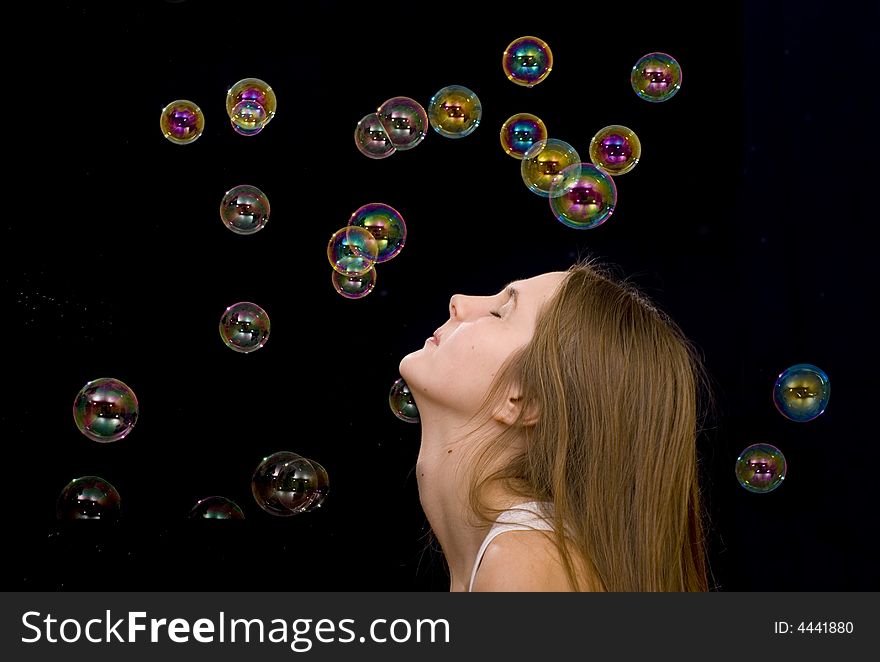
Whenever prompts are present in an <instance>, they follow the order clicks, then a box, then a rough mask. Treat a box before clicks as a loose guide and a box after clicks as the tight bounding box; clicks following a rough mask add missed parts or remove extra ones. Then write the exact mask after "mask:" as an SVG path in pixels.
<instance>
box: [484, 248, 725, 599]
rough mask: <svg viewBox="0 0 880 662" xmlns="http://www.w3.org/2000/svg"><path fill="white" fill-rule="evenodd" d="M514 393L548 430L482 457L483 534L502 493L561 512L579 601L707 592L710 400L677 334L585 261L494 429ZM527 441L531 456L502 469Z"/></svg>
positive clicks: (493, 443)
mask: <svg viewBox="0 0 880 662" xmlns="http://www.w3.org/2000/svg"><path fill="white" fill-rule="evenodd" d="M512 385H516V387H517V388H518V389H519V392H520V398H521V405H522V406H521V408H520V411H521V417H522V412H527V411H529V409H530V408H531V409H532V411H537V412H538V418H537V422H536V423H535V424H534V425H530V426H523V425H520V424H519V421H518V424H516V425H513V426H510V427H509V428H507V429H505V431H504V432H502V433H501V434H500V435H497V436H495V437H494V438H493V439H490V440H489V441H488V442H487V443H485V444H483V445H481V448H480V449H479V452H477V453H476V455H475V456H474V463H473V464H472V465H471V475H470V481H469V484H468V501H469V504H470V507H471V510H472V511H473V514H474V515H476V517H477V519H478V521H479V522H481V523H483V524H491V523H492V522H494V521H495V519H496V517H497V515H498V514H499V513H500V512H501V511H500V510H498V509H494V508H489V507H488V506H487V505H486V504H485V502H484V498H483V491H484V489H486V488H487V487H488V486H489V485H491V484H493V483H500V485H501V486H502V487H503V488H504V489H505V490H506V492H508V493H509V494H512V495H515V496H517V497H523V498H524V499H528V500H534V501H551V502H553V505H554V508H553V521H554V532H555V533H554V534H553V539H554V541H555V543H556V547H557V549H558V550H559V553H560V557H561V559H562V560H563V564H564V566H565V570H566V574H567V576H568V580H569V583H570V586H571V588H572V590H575V591H581V590H604V591H707V590H709V586H708V576H707V573H708V569H709V568H708V561H707V556H706V554H707V545H706V540H705V532H706V529H707V524H706V523H705V522H704V518H706V519H707V514H706V512H705V511H704V506H703V500H702V498H701V490H700V481H699V467H698V457H697V448H696V441H697V437H698V435H699V433H700V432H701V430H702V427H701V426H702V424H703V417H704V415H705V414H706V413H708V411H707V410H708V409H709V408H711V406H712V392H711V386H710V380H709V377H708V374H707V372H706V370H705V368H704V367H703V364H702V362H701V360H700V358H699V356H698V355H697V352H696V350H695V347H694V346H693V345H692V344H691V343H690V342H689V341H688V339H687V338H686V337H685V336H684V333H683V332H682V331H681V329H680V328H679V327H678V325H676V324H675V323H674V322H673V321H672V320H671V319H670V318H669V317H668V315H666V314H665V313H663V312H661V311H659V310H657V309H656V308H655V307H654V306H653V305H652V304H651V303H650V302H649V301H648V299H647V297H646V296H645V295H644V294H642V293H641V292H640V291H639V290H638V289H637V288H636V287H634V286H632V285H630V284H627V283H626V282H625V281H620V280H618V279H616V278H615V277H614V276H613V275H612V273H611V272H610V270H609V269H608V268H607V267H605V266H603V265H600V264H599V263H598V261H597V260H596V259H595V258H593V259H588V260H584V261H581V262H580V263H578V264H576V265H574V266H573V267H571V268H570V269H569V271H568V272H567V274H566V276H565V278H564V280H563V281H562V283H561V284H560V286H559V289H558V290H557V292H556V294H555V296H554V297H553V298H552V299H551V300H549V301H548V302H547V304H546V305H545V307H544V309H543V310H542V311H541V312H540V314H539V316H538V319H537V323H536V328H535V333H534V336H533V338H532V340H531V341H530V342H529V343H528V344H527V345H526V346H525V347H523V348H522V349H521V350H519V351H518V352H515V353H514V354H513V355H512V356H511V357H510V358H509V359H508V361H507V362H506V363H505V365H504V367H503V368H502V370H501V371H500V372H499V374H498V377H497V378H496V380H495V382H494V385H493V387H492V389H491V390H490V391H489V393H488V394H487V397H486V400H485V402H484V403H483V407H482V408H481V410H480V413H481V414H485V415H487V416H489V415H490V412H491V411H492V409H493V408H494V407H496V406H497V405H498V403H499V402H500V401H501V399H503V398H504V397H505V394H507V393H508V389H509V388H510V387H511V386H512ZM703 395H706V396H707V398H706V399H707V402H703V401H702V396H703ZM707 404H708V407H706V406H705V405H707ZM521 417H520V418H521ZM522 435H525V441H526V445H525V450H524V451H523V452H521V453H517V454H516V455H514V456H513V458H512V459H509V460H508V461H504V462H502V463H501V466H500V468H497V466H498V463H499V462H498V461H499V458H501V456H502V455H504V454H505V451H506V449H509V448H510V447H511V444H512V443H513V442H514V440H515V439H516V438H519V439H522ZM507 455H509V453H508V454H507ZM491 467H496V468H495V469H491ZM566 530H567V532H568V533H567V536H568V537H566V533H565V531H566ZM575 560H578V561H580V565H579V566H578V567H580V568H582V569H584V568H585V569H586V576H587V577H589V579H588V580H587V585H582V584H581V582H580V581H579V579H578V573H577V571H576V569H575V563H574V562H575Z"/></svg>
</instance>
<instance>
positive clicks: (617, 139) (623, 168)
mask: <svg viewBox="0 0 880 662" xmlns="http://www.w3.org/2000/svg"><path fill="white" fill-rule="evenodd" d="M641 156H642V143H641V142H640V141H639V138H638V136H637V135H636V134H635V132H634V131H633V130H632V129H628V128H626V127H625V126H620V125H618V124H612V125H611V126H606V127H605V128H604V129H601V130H599V132H597V133H596V135H595V136H593V139H592V140H591V141H590V160H591V161H592V162H593V163H594V164H595V166H596V167H597V168H599V169H600V170H602V171H603V172H607V173H608V174H609V175H622V174H624V173H627V172H629V171H630V170H632V169H633V168H635V167H636V164H637V163H638V162H639V158H641Z"/></svg>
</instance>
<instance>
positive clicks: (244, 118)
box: [229, 99, 269, 136]
mask: <svg viewBox="0 0 880 662" xmlns="http://www.w3.org/2000/svg"><path fill="white" fill-rule="evenodd" d="M229 119H230V120H231V122H232V129H233V130H234V131H235V132H236V133H238V134H239V135H242V136H255V135H257V134H258V133H259V132H260V131H262V130H263V128H264V127H265V126H266V125H267V124H268V123H269V114H268V113H267V112H266V109H265V108H263V107H262V106H261V105H260V104H259V103H257V102H256V101H254V100H252V99H243V100H242V101H239V102H238V103H237V104H235V106H234V107H233V109H232V114H231V115H230V116H229Z"/></svg>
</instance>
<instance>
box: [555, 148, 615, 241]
mask: <svg viewBox="0 0 880 662" xmlns="http://www.w3.org/2000/svg"><path fill="white" fill-rule="evenodd" d="M569 168H570V169H571V171H570V172H566V171H567V170H569ZM578 168H579V169H580V173H579V174H578V173H577V169H578ZM575 175H576V177H575ZM554 187H558V188H564V189H565V192H564V193H562V195H558V190H556V188H554ZM616 205H617V186H616V185H615V184H614V180H613V179H611V177H610V176H609V175H607V174H606V173H604V172H602V171H601V170H599V169H598V168H597V167H596V166H594V165H593V164H592V163H579V164H574V165H570V166H568V168H566V169H565V170H563V171H562V176H561V178H560V179H559V181H558V182H556V183H555V184H554V186H551V188H550V209H551V210H552V211H553V215H554V216H555V217H556V219H557V220H558V221H559V222H560V223H562V224H563V225H565V226H567V227H570V228H574V229H576V230H590V229H592V228H595V227H598V226H600V225H602V224H603V223H604V222H605V221H607V220H608V219H609V217H610V216H611V214H612V213H613V212H614V208H615V206H616Z"/></svg>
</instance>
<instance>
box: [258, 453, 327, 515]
mask: <svg viewBox="0 0 880 662" xmlns="http://www.w3.org/2000/svg"><path fill="white" fill-rule="evenodd" d="M317 484H318V474H317V472H316V471H315V468H314V467H313V466H312V464H311V463H310V462H309V461H308V460H307V459H306V458H304V457H302V456H301V455H298V454H296V453H292V452H290V451H279V452H277V453H273V454H272V455H269V456H268V457H264V458H263V460H262V462H260V464H259V465H258V466H257V468H256V470H255V471H254V475H253V477H252V479H251V492H252V493H253V495H254V500H255V501H256V502H257V505H259V506H260V508H262V509H263V510H265V511H266V512H267V513H269V514H270V515H276V516H278V517H290V516H292V515H296V514H297V513H300V512H303V511H304V510H305V509H306V508H308V506H309V504H310V503H311V502H312V501H313V500H314V499H315V497H316V495H317Z"/></svg>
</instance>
